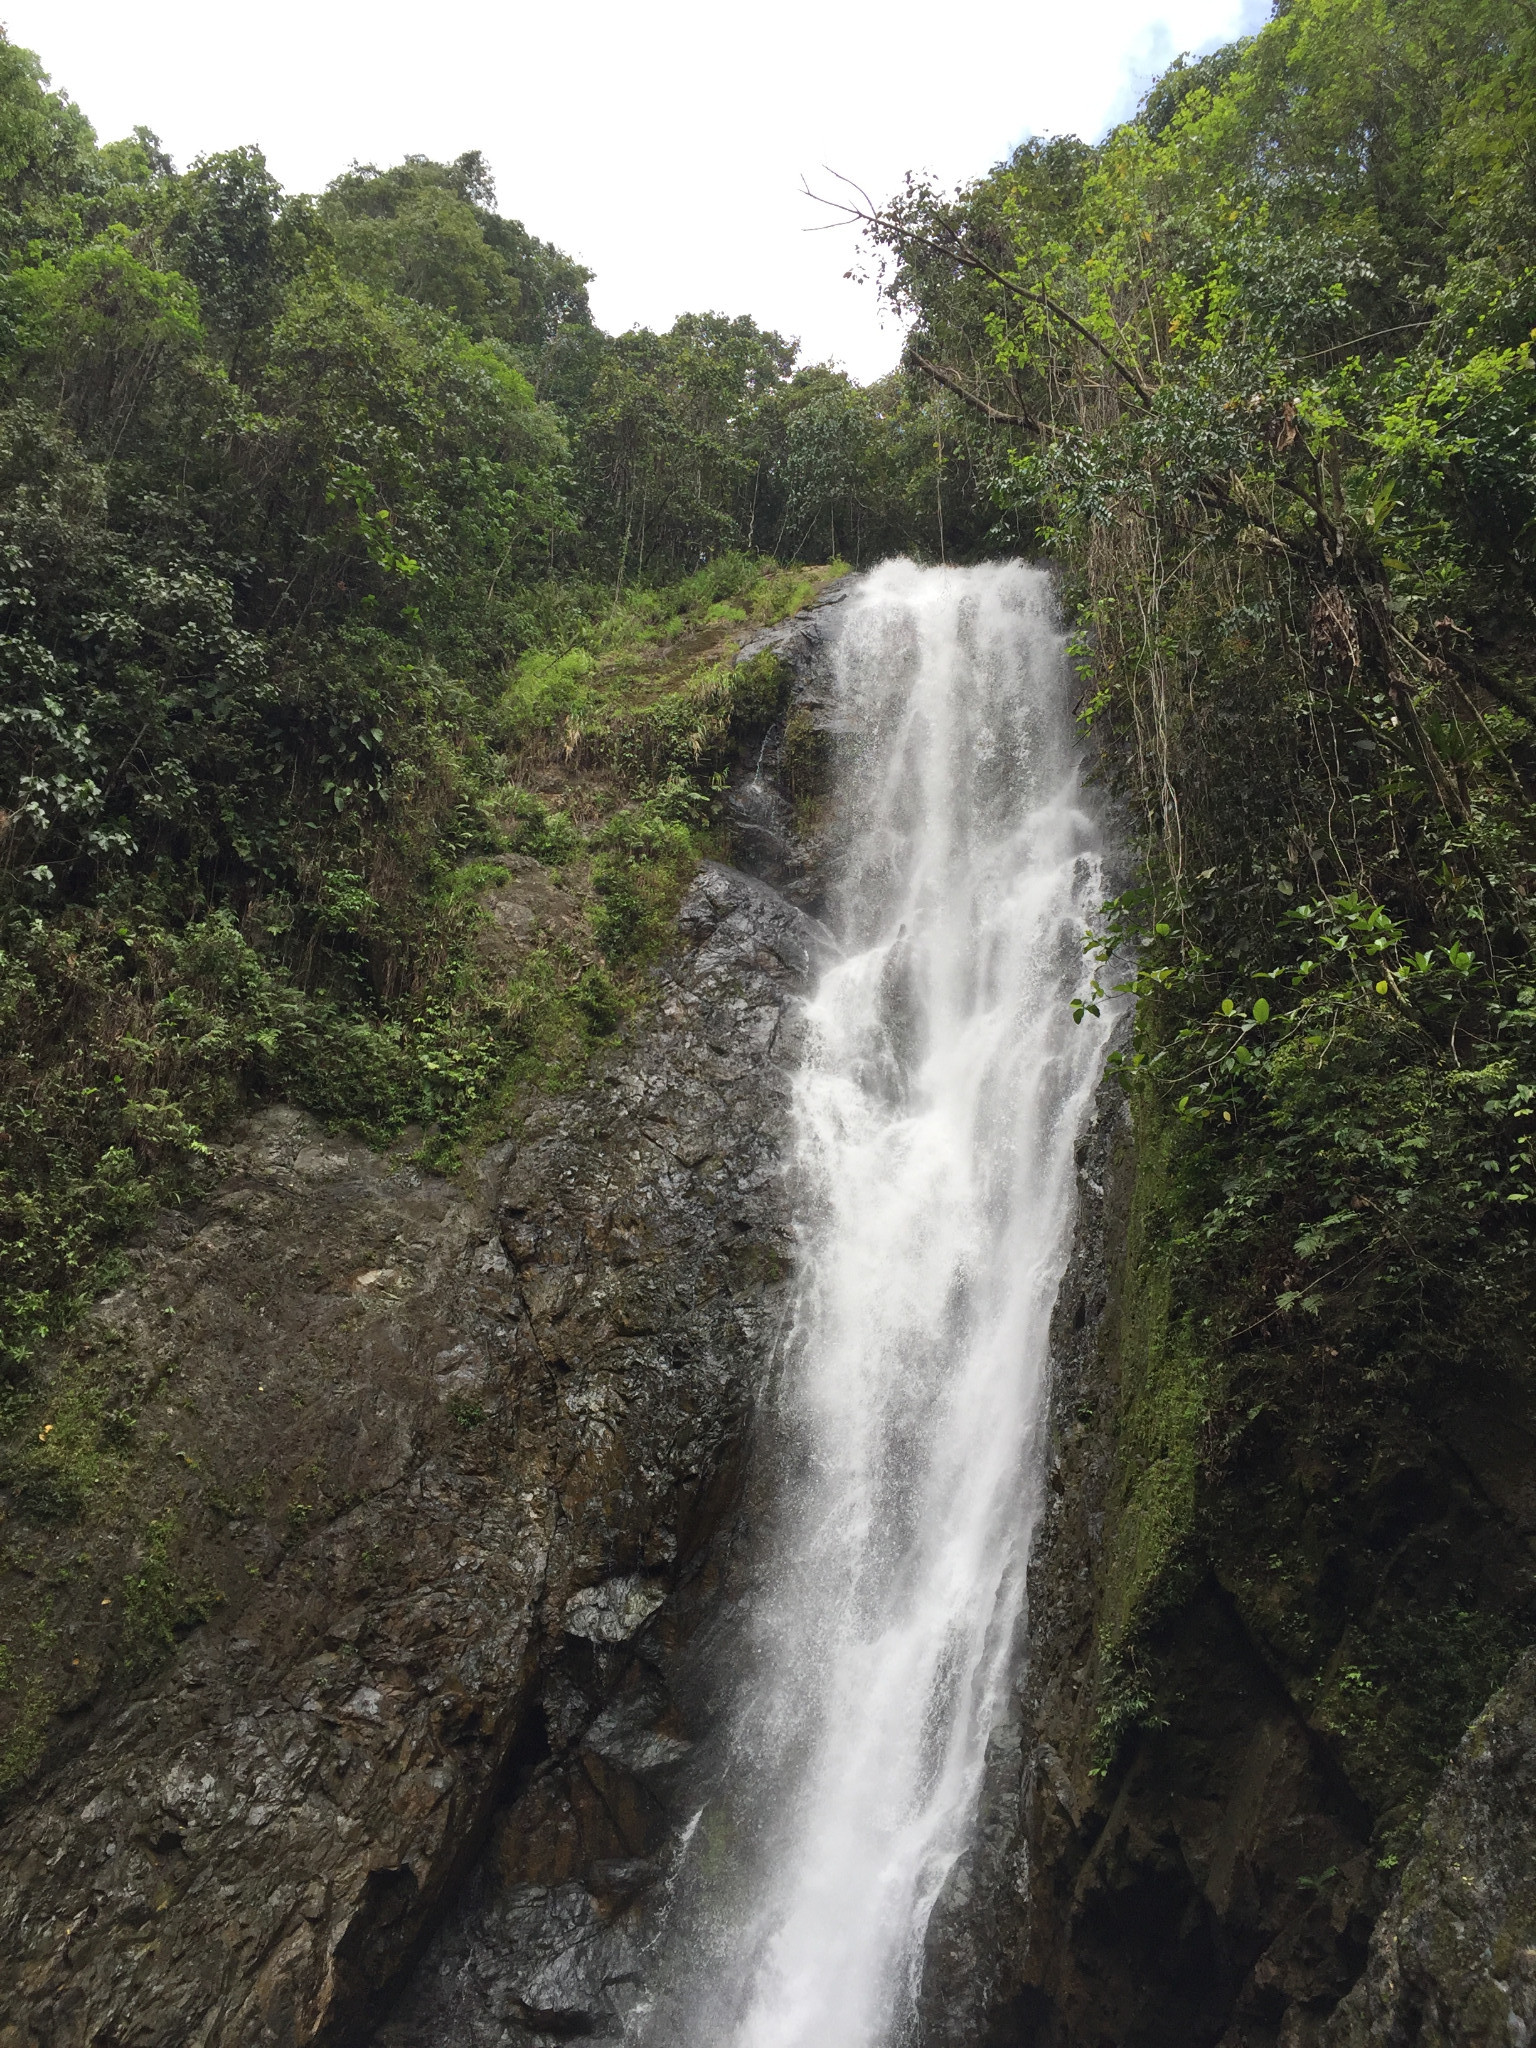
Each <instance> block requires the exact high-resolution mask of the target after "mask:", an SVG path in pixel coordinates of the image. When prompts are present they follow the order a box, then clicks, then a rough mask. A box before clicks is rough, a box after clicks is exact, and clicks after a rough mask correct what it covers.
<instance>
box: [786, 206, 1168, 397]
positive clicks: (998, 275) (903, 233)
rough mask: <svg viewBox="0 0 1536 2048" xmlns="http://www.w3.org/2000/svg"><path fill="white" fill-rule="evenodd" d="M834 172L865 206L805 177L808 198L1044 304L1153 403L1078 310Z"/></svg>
mask: <svg viewBox="0 0 1536 2048" xmlns="http://www.w3.org/2000/svg"><path fill="white" fill-rule="evenodd" d="M832 176H833V177H834V178H837V179H838V180H839V182H840V183H842V184H844V185H848V186H851V187H852V189H853V190H854V191H855V192H858V193H859V194H860V197H861V198H862V199H863V201H864V205H863V206H862V207H858V206H851V205H850V204H849V203H848V201H847V200H846V199H824V198H823V197H822V195H821V194H820V193H819V192H813V191H812V190H811V188H810V186H809V185H807V184H806V183H805V181H804V179H802V180H801V187H800V188H801V190H802V191H803V192H804V194H805V196H806V198H807V199H813V200H814V201H815V202H816V204H817V205H818V206H828V207H831V208H833V209H834V210H835V211H836V212H838V213H841V214H842V216H843V218H844V220H845V221H858V222H859V223H860V224H861V225H862V226H864V227H866V228H876V229H881V230H883V231H884V232H885V233H886V234H888V235H891V236H893V237H894V238H895V240H896V242H897V244H898V246H903V245H905V246H908V247H911V248H914V249H926V250H927V251H928V253H929V254H930V255H933V256H942V257H946V258H947V259H948V260H949V261H950V262H951V263H958V264H960V265H962V266H963V267H964V268H965V269H967V270H973V271H975V272H976V274H977V275H978V276H980V277H985V278H988V279H990V280H991V282H992V283H993V284H995V285H997V286H998V287H999V288H1000V289H1001V290H1003V291H1005V292H1007V293H1008V294H1009V295H1010V296H1011V297H1013V298H1016V299H1025V300H1027V301H1028V302H1029V303H1030V304H1031V305H1035V306H1041V307H1043V308H1044V310H1045V311H1046V312H1047V313H1049V314H1051V315H1052V317H1053V318H1055V319H1057V320H1060V321H1063V322H1064V323H1065V324H1066V325H1067V326H1068V327H1070V328H1071V329H1072V331H1073V333H1074V334H1076V335H1078V336H1080V337H1081V339H1082V340H1084V341H1086V342H1087V344H1088V346H1089V347H1090V348H1091V349H1094V350H1095V351H1096V352H1097V353H1098V354H1099V355H1101V356H1102V357H1103V358H1104V361H1105V362H1106V363H1108V365H1109V367H1110V368H1111V369H1112V370H1113V371H1114V372H1115V374H1116V376H1117V377H1119V378H1121V379H1122V380H1123V382H1124V383H1126V384H1127V385H1129V387H1130V389H1131V390H1132V391H1133V392H1134V393H1135V395H1136V397H1137V398H1138V399H1139V400H1140V402H1141V403H1142V404H1143V405H1150V404H1151V403H1152V391H1151V387H1150V386H1149V385H1148V384H1147V382H1146V380H1145V379H1144V378H1143V377H1142V375H1141V373H1140V371H1138V370H1137V369H1135V368H1134V366H1133V365H1131V364H1129V363H1125V362H1122V361H1121V359H1120V358H1119V356H1117V355H1116V354H1115V352H1114V350H1113V349H1111V348H1108V347H1106V345H1105V344H1104V343H1103V342H1102V341H1100V339H1099V337H1098V336H1097V335H1096V334H1095V333H1094V332H1093V330H1092V328H1090V327H1085V326H1084V325H1083V323H1082V321H1081V320H1079V319H1077V318H1076V316H1075V315H1074V314H1071V313H1069V312H1068V311H1067V309H1066V307H1065V306H1062V305H1059V304H1058V303H1057V302H1056V300H1055V299H1053V298H1051V297H1050V295H1049V294H1048V293H1046V292H1042V291H1039V290H1037V289H1036V288H1035V287H1034V286H1031V285H1023V284H1020V283H1019V282H1018V280H1017V279H1016V278H1011V277H1008V276H1007V275H1005V273H1004V272H1003V271H1001V270H998V269H997V268H996V267H995V266H994V265H993V264H990V263H988V262H987V260H986V259H985V257H982V256H978V255H977V254H976V253H975V251H974V250H972V249H970V248H967V247H966V246H965V244H964V243H963V242H962V241H961V239H960V237H959V235H958V234H956V235H953V236H952V237H951V238H950V240H948V241H947V242H946V241H940V240H937V239H935V238H934V237H933V236H931V235H921V234H917V233H915V232H913V231H912V230H911V229H907V228H902V227H899V226H898V225H897V223H896V222H895V220H894V219H893V218H892V217H891V216H890V215H888V214H883V213H881V211H880V210H879V208H878V207H876V206H874V205H872V204H871V202H870V199H869V195H868V193H866V192H864V191H863V190H862V188H861V187H860V186H858V185H855V184H854V183H853V180H852V179H851V178H844V177H843V176H842V173H841V172H840V171H833V172H832Z"/></svg>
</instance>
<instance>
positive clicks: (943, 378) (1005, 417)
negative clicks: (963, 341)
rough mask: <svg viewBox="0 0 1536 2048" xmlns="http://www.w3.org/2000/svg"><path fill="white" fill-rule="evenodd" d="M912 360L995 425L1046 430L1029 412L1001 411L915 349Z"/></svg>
mask: <svg viewBox="0 0 1536 2048" xmlns="http://www.w3.org/2000/svg"><path fill="white" fill-rule="evenodd" d="M911 360H912V361H913V362H914V363H916V365H917V367H918V368H919V369H920V370H921V371H923V372H924V374H925V375H927V376H929V377H931V378H932V379H933V381H934V383H935V384H942V385H943V386H944V389H945V390H946V391H953V393H954V394H955V396H956V398H958V399H960V400H962V401H963V403H964V404H966V405H968V406H970V408H971V410H972V411H973V412H979V413H980V414H981V416H982V418H983V419H984V420H990V421H991V422H992V424H993V425H994V426H996V427H1027V428H1028V429H1029V431H1030V433H1032V434H1043V433H1045V432H1046V427H1045V425H1044V423H1043V422H1042V421H1040V420H1037V419H1034V418H1032V417H1031V415H1030V414H1029V413H1027V412H1003V411H1000V410H999V408H998V407H997V406H995V405H992V404H990V403H989V402H988V401H987V400H986V399H985V398H983V397H982V395H981V393H980V392H979V391H968V390H967V389H966V387H965V386H964V385H963V384H962V383H961V382H960V379H959V378H958V377H957V376H956V375H955V374H954V372H953V371H952V370H945V369H941V368H940V366H939V365H938V364H937V363H930V362H929V360H928V358H927V357H926V356H920V355H918V354H917V353H916V352H915V351H914V352H913V354H912V357H911Z"/></svg>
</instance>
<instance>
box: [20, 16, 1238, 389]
mask: <svg viewBox="0 0 1536 2048" xmlns="http://www.w3.org/2000/svg"><path fill="white" fill-rule="evenodd" d="M1267 12H1268V9H1267V7H1266V6H1265V4H1264V0H928V4H924V5H915V4H913V0H884V4H881V0H841V4H834V5H823V6H819V7H816V6H813V7H798V8H783V7H773V6H769V5H764V4H757V5H753V6H742V5H739V4H738V5H731V4H729V0H626V4H622V5H620V4H614V0H585V4H583V5H580V6H573V5H571V4H569V0H566V4H565V5H563V6H562V5H560V4H558V0H545V4H543V5H538V6H529V5H526V4H524V0H501V4H488V0H441V4H440V5H438V6H436V7H431V6H421V5H419V4H417V5H412V6H405V5H401V4H398V0H369V4H367V5H361V4H358V0H265V4H264V5H263V6H261V7H260V8H255V7H244V6H241V7H237V6H233V5H231V4H229V0H136V4H135V5H132V6H125V5H123V0H10V4H9V5H8V6H7V5H6V4H5V0H0V16H3V18H4V19H5V21H6V25H7V27H8V30H9V33H10V35H11V38H12V40H13V41H15V42H18V43H22V44H24V45H26V46H27V47H29V48H31V49H34V50H36V51H38V53H39V54H40V55H41V57H42V59H43V62H44V64H45V66H46V67H47V69H48V70H49V72H50V73H51V74H52V78H53V83H54V85H55V86H57V87H59V88H61V89H62V90H64V91H66V92H67V93H68V94H69V95H70V97H71V98H72V99H74V100H75V101H76V102H77V103H78V104H79V105H80V106H81V107H83V108H84V110H85V112H86V114H87V115H88V116H89V117H90V119H91V121H92V122H93V123H94V124H95V127H96V130H97V133H98V134H99V135H100V137H101V138H102V140H103V141H110V140H112V139H114V138H116V137H117V136H119V135H124V134H126V133H127V132H128V131H129V130H130V129H131V128H133V127H134V126H135V125H136V124H137V123H139V122H141V121H142V122H146V123H147V124H148V125H149V126H150V127H151V128H153V129H155V130H156V132H157V133H158V134H159V135H160V137H161V139H162V141H163V142H164V143H165V146H166V147H167V148H168V149H169V150H170V152H171V154H172V155H173V156H174V157H175V159H176V161H177V163H178V164H185V163H187V162H189V161H190V160H191V159H192V158H193V157H194V156H196V155H197V154H198V153H199V152H200V151H204V150H216V149H228V148H231V147H233V146H234V145H235V144H237V143H246V142H254V143H257V144H259V145H260V147H261V148H262V149H264V150H265V151H266V154H267V159H268V161H269V163H270V164H271V166H272V168H273V170H274V171H275V173H276V174H277V176H278V177H279V178H281V179H282V181H283V183H284V184H285V185H286V186H288V187H289V188H290V189H291V190H297V191H318V190H319V189H320V188H321V187H322V186H323V185H324V184H325V183H326V182H327V181H328V180H329V179H330V178H332V177H334V176H335V175H336V173H337V172H338V171H340V170H343V169H344V168H345V167H346V166H347V164H349V163H351V162H352V161H354V160H356V161H360V162H364V163H377V164H387V163H393V162H396V161H398V159H399V158H400V157H402V156H404V155H405V154H406V153H407V152H408V151H415V152H418V153H420V154H423V155H426V156H432V157H440V158H452V157H455V156H458V155H459V154H460V153H461V151H463V150H466V149H480V150H482V151H483V152H484V153H485V155H486V157H487V159H488V160H489V162H490V164H491V166H492V168H493V170H494V172H495V176H496V182H497V188H498V192H499V197H500V205H501V210H502V212H504V213H509V214H513V215H516V216H517V217H518V218H519V219H520V220H522V221H523V222H524V223H525V224H526V225H527V226H528V227H529V228H530V229H531V230H532V231H533V232H534V233H535V234H538V235H542V236H544V237H545V238H546V239H548V240H550V241H553V242H556V243H558V244H559V245H560V247H561V248H563V249H566V250H568V251H569V252H570V253H571V254H572V255H573V256H577V257H579V258H580V259H581V261H582V262H583V263H585V264H587V265H589V266H590V267H591V269H592V270H594V271H595V272H596V280H595V282H594V285H593V287H592V303H593V308H594V311H595V313H596V317H597V319H598V320H599V322H600V323H601V324H602V325H603V326H605V327H607V328H611V329H620V328H625V327H629V326H631V325H634V324H636V323H639V324H642V325H646V326H653V327H665V326H667V325H669V324H670V322H671V321H672V320H673V319H674V318H675V317H676V315H677V314H678V313H681V312H686V311H690V310H695V311H704V310H715V311H719V312H725V313H733V314H734V313H751V314H752V315H753V316H754V318H756V319H757V320H759V321H761V322H762V323H763V325H764V326H768V327H776V328H778V329H779V331H780V332H781V333H784V334H789V335H797V336H799V337H800V339H801V342H802V345H803V348H804V351H805V355H806V357H807V358H808V359H816V358H824V357H830V358H832V359H834V360H836V361H839V362H841V363H842V364H843V365H844V367H845V368H846V369H848V370H850V371H851V372H852V373H853V374H854V375H855V376H856V377H859V378H861V379H863V378H869V377H874V376H878V375H880V374H881V373H882V372H883V371H885V370H887V369H889V368H890V367H891V366H892V364H893V363H894V362H895V359H896V356H897V353H898V350H899V345H900V338H899V335H898V334H897V332H896V330H895V329H894V327H892V326H891V325H889V324H888V323H887V324H882V322H881V319H880V310H879V304H878V301H877V298H876V295H875V292H874V291H873V289H872V288H871V287H870V286H868V285H865V286H859V285H856V284H852V283H849V282H848V281H847V280H846V279H845V277H844V272H845V271H846V270H847V269H848V268H849V265H850V263H851V262H852V261H853V258H854V247H853V244H852V241H851V239H850V238H849V237H848V236H847V235H846V234H845V233H844V232H842V231H837V232H833V233H823V234H817V233H807V232H806V231H807V230H808V229H810V228H813V227H814V226H816V224H817V223H818V221H819V220H821V219H822V218H824V216H823V215H822V214H821V213H819V212H818V209H817V208H816V207H815V206H814V205H812V203H811V202H810V201H809V200H807V199H805V198H804V197H803V196H802V194H801V191H800V185H801V179H802V177H804V178H805V179H807V180H808V181H809V182H810V183H811V184H812V185H814V186H818V187H820V188H822V189H829V188H830V187H831V180H830V179H829V178H828V176H827V172H826V170H825V169H824V168H823V166H831V167H832V169H834V170H837V171H840V172H843V173H844V174H845V175H847V176H848V177H851V178H855V179H857V180H858V181H859V182H860V183H861V184H863V185H864V186H866V187H867V188H868V189H869V190H870V191H871V192H873V193H875V194H877V195H884V194H886V193H888V192H890V191H891V190H893V189H894V188H895V186H896V185H897V184H898V183H899V182H900V180H901V177H902V175H903V173H904V172H905V171H907V170H908V169H913V170H923V171H928V172H931V173H933V174H935V175H936V176H937V177H938V178H939V179H941V180H942V181H943V182H945V183H946V184H953V183H955V182H957V181H958V180H960V179H963V178H968V177H973V176H975V175H977V174H978V173H980V172H982V171H984V170H986V169H987V167H988V166H989V165H990V164H992V163H995V162H996V161H997V160H998V159H999V158H1000V157H1002V156H1005V155H1006V154H1007V153H1008V151H1009V150H1010V149H1012V148H1013V146H1014V145H1015V144H1016V143H1017V142H1019V141H1020V140H1022V138H1023V137H1025V136H1026V135H1031V134H1045V133H1049V134H1067V133H1076V134H1079V135H1085V136H1089V137H1096V136H1098V135H1100V134H1102V133H1103V131H1104V129H1105V128H1106V126H1108V125H1109V124H1111V123H1112V122H1113V121H1115V120H1117V119H1119V118H1121V117H1122V116H1123V115H1125V114H1127V113H1129V112H1130V111H1131V109H1132V108H1133V107H1134V106H1135V103H1136V101H1137V99H1138V97H1139V96H1140V93H1141V91H1142V89H1143V88H1144V86H1145V85H1146V83H1147V81H1148V79H1149V78H1150V77H1151V76H1153V75H1154V73H1155V72H1156V71H1158V70H1159V69H1161V67H1162V66H1163V65H1164V64H1165V63H1167V61H1168V60H1169V59H1170V58H1171V57H1173V56H1175V55H1177V53H1178V52H1179V51H1181V50H1204V49H1209V48H1212V47H1214V46H1215V45H1216V44H1217V43H1221V42H1225V41H1227V40H1228V39H1229V38H1230V37H1232V36H1234V35H1241V34H1244V33H1247V32H1248V31H1250V30H1251V29H1253V28H1255V27H1256V26H1257V25H1258V24H1259V22H1260V21H1261V20H1262V19H1264V18H1265V16H1266V15H1267Z"/></svg>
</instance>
